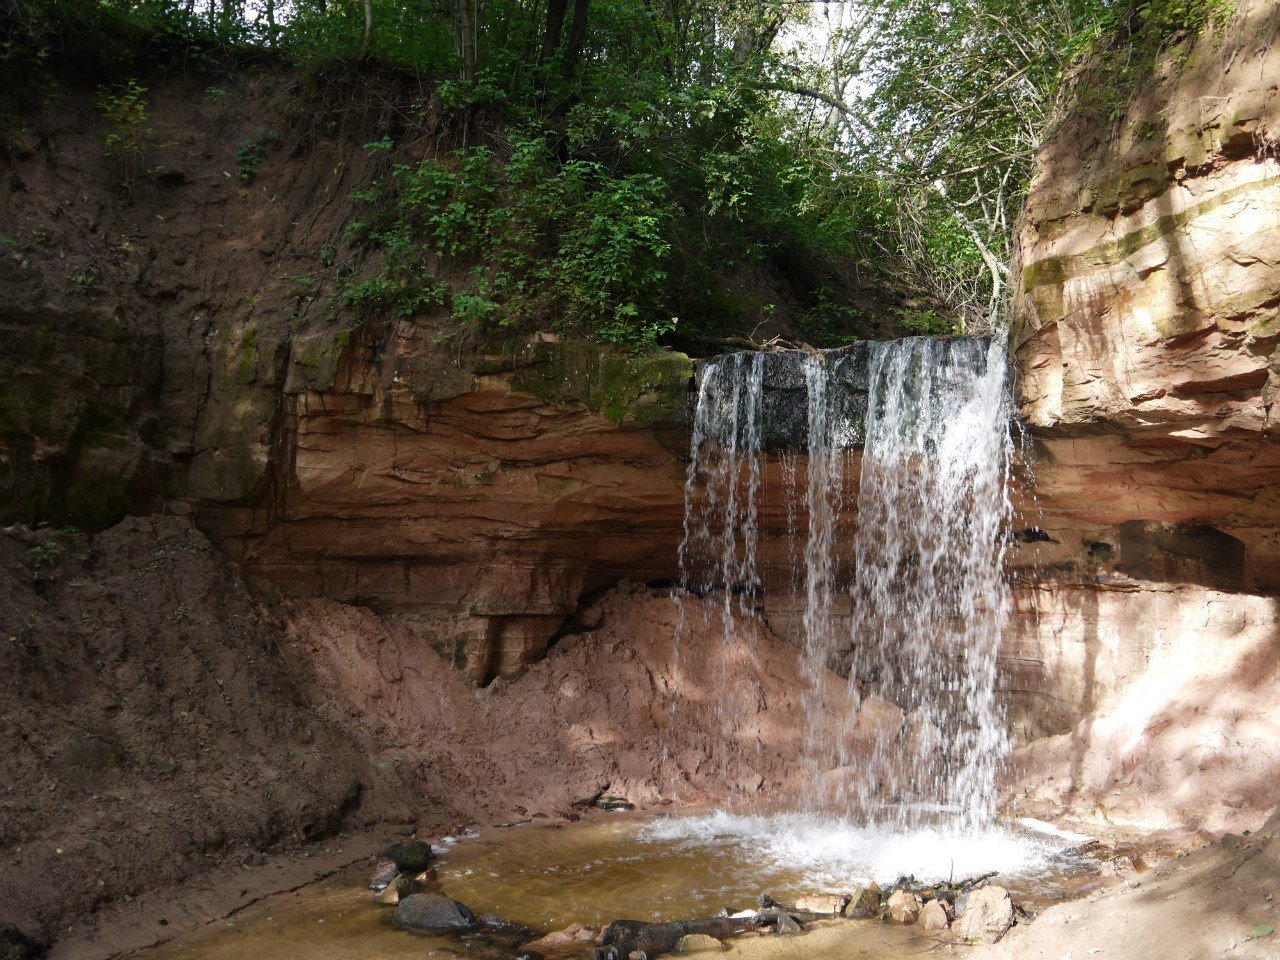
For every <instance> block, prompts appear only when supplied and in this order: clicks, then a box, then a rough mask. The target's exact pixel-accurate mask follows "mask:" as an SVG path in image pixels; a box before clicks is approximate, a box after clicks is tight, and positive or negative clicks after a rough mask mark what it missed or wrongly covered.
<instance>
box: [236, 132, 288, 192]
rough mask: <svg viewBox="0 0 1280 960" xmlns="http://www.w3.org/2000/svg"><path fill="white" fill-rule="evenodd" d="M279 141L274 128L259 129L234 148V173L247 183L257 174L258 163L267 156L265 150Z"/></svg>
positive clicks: (278, 135)
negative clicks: (236, 148) (237, 147)
mask: <svg viewBox="0 0 1280 960" xmlns="http://www.w3.org/2000/svg"><path fill="white" fill-rule="evenodd" d="M279 142H280V134H279V133H278V132H277V131H275V130H260V131H258V132H257V133H255V134H254V135H253V136H252V137H249V139H247V140H245V141H244V143H242V144H240V147H239V149H238V150H236V173H237V174H238V175H239V177H240V179H241V180H242V181H243V182H245V183H248V182H249V181H250V180H252V179H253V178H254V177H256V176H257V175H258V165H259V164H261V163H262V161H263V160H265V159H266V158H267V152H268V151H269V150H270V149H271V148H272V147H273V146H275V145H276V144H278V143H279Z"/></svg>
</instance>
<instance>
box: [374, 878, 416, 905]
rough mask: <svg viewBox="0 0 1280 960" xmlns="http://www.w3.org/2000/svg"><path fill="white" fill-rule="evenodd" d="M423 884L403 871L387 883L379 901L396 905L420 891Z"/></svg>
mask: <svg viewBox="0 0 1280 960" xmlns="http://www.w3.org/2000/svg"><path fill="white" fill-rule="evenodd" d="M421 891H422V886H421V885H420V884H419V883H418V881H417V880H415V879H414V878H413V877H411V876H409V875H408V874H407V873H402V874H400V876H398V877H396V878H395V879H394V880H393V881H391V883H389V884H387V889H385V890H383V891H382V893H381V895H380V896H379V897H378V902H379V903H388V904H391V905H392V906H395V905H396V904H397V903H399V902H400V901H401V900H405V899H407V898H409V897H411V896H413V895H414V894H415V893H420V892H421Z"/></svg>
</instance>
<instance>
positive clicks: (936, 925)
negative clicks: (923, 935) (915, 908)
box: [920, 900, 951, 930]
mask: <svg viewBox="0 0 1280 960" xmlns="http://www.w3.org/2000/svg"><path fill="white" fill-rule="evenodd" d="M950 922H951V920H950V918H949V917H948V916H947V908H946V907H944V906H943V905H942V901H941V900H930V901H929V902H928V903H926V904H925V905H924V909H923V910H921V911H920V926H921V927H922V928H923V929H925V930H945V929H947V925H948V924H949V923H950Z"/></svg>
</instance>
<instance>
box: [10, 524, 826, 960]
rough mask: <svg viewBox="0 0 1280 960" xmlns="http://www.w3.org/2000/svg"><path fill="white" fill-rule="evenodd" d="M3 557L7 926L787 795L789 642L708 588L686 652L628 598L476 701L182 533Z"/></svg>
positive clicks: (83, 917) (384, 626) (413, 645)
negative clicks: (460, 837)
mask: <svg viewBox="0 0 1280 960" xmlns="http://www.w3.org/2000/svg"><path fill="white" fill-rule="evenodd" d="M0 564H3V568H4V576H3V579H2V580H0V626H2V627H3V633H2V634H0V639H2V640H3V643H0V671H2V672H3V676H4V680H3V682H2V683H0V783H3V784H4V785H5V786H4V787H3V788H2V789H3V793H0V858H2V859H0V922H8V923H12V924H15V925H16V926H17V927H18V928H19V929H21V930H24V931H26V932H28V933H29V934H32V935H36V936H38V937H41V938H43V939H45V940H55V939H62V938H67V937H71V936H74V937H76V938H77V939H79V940H81V941H83V940H84V939H85V937H86V936H87V935H89V934H90V933H92V931H93V927H94V926H95V924H96V923H98V918H97V917H96V916H95V914H97V913H99V912H101V911H102V910H103V909H104V908H105V907H107V906H108V905H110V904H117V905H120V904H127V903H129V902H131V901H137V900H140V899H141V898H143V897H144V895H148V894H150V895H152V896H154V893H155V891H157V890H158V889H171V888H173V885H174V884H177V883H179V882H180V881H183V880H184V879H189V878H192V877H196V876H198V875H201V874H207V873H209V871H213V870H216V869H222V870H224V871H226V870H230V872H231V873H230V876H231V879H230V880H228V881H227V883H226V884H225V885H224V886H225V888H226V889H222V892H221V893H219V894H218V896H216V897H213V898H212V899H211V900H208V902H209V903H216V904H218V905H220V906H219V907H207V908H196V909H194V910H193V909H192V908H191V907H190V906H188V908H186V910H185V913H186V914H187V915H188V919H196V920H198V919H200V918H201V917H202V916H203V917H204V918H205V919H207V917H208V916H209V915H213V914H214V913H216V910H217V909H223V910H224V911H225V910H230V909H233V908H234V907H235V906H236V905H237V903H238V902H239V900H240V899H242V898H243V897H246V896H247V897H250V898H251V897H252V896H253V895H255V891H257V892H258V893H261V892H263V891H264V890H266V889H269V888H270V887H271V883H270V882H269V881H266V880H260V881H255V883H247V882H244V883H241V882H240V881H238V880H237V879H236V871H237V870H239V869H244V870H248V871H252V870H254V869H255V868H257V867H259V866H261V864H262V862H263V857H262V853H261V851H263V850H269V851H273V852H279V851H288V850H289V849H291V848H296V847H297V846H298V845H299V844H301V843H304V842H306V841H320V840H325V839H326V838H332V837H335V835H336V834H337V833H338V831H339V830H351V829H358V828H364V827H369V826H372V825H374V824H393V825H394V824H400V825H404V824H412V825H413V826H414V827H417V828H419V829H421V830H422V831H424V832H432V831H435V830H439V829H444V828H453V827H456V826H458V825H460V824H463V823H473V822H481V821H485V822H487V821H493V820H503V819H515V818H519V817H522V816H524V815H525V814H530V815H532V814H535V813H557V812H561V813H569V812H570V811H571V804H572V801H574V800H575V799H578V798H581V797H590V796H591V795H593V794H595V793H597V792H599V791H600V790H602V789H607V790H608V791H609V792H610V793H613V794H621V795H623V796H626V797H628V798H629V799H631V800H632V801H634V802H636V803H638V804H665V803H670V802H672V801H675V802H679V803H691V802H698V801H713V800H717V799H722V798H724V797H726V796H728V795H739V796H746V797H763V796H765V795H768V796H769V797H771V798H776V797H777V796H778V795H779V794H780V793H781V792H782V791H784V790H785V789H787V788H788V786H791V785H794V784H795V783H796V782H798V781H797V777H798V775H799V774H800V773H801V772H802V771H801V769H800V767H799V764H798V762H797V757H798V745H799V738H800V737H801V736H802V733H803V729H804V720H803V716H802V714H801V712H800V709H799V707H798V705H797V703H796V702H795V701H794V699H793V696H792V693H793V691H794V690H796V689H798V686H799V682H800V681H799V676H798V673H797V671H798V664H797V658H796V653H795V649H794V648H793V647H791V646H790V645H788V644H786V643H785V642H784V641H781V640H779V639H778V638H776V637H774V636H773V635H772V634H770V633H768V631H767V630H766V629H765V628H764V627H763V626H762V625H761V624H759V623H758V622H752V621H738V620H734V619H731V620H730V626H731V629H730V632H729V638H728V639H727V640H726V639H722V636H721V631H720V629H719V627H718V625H719V623H720V622H721V621H720V616H721V611H720V609H719V602H718V601H717V600H715V599H711V600H706V601H703V600H698V599H686V600H685V601H684V610H683V616H684V617H685V618H686V622H687V623H689V624H691V625H692V624H696V625H697V627H698V629H697V632H696V635H694V631H693V630H685V631H683V636H682V637H681V639H680V642H679V644H677V639H676V638H677V634H678V633H681V630H680V617H681V615H682V612H681V609H680V604H679V603H678V602H677V601H675V600H673V599H672V598H671V597H670V596H669V595H668V594H667V593H666V592H664V591H652V590H649V589H648V588H644V587H639V586H631V587H627V586H624V587H621V588H619V589H616V590H613V591H611V592H610V593H608V594H607V595H605V596H604V597H603V598H601V599H600V600H599V601H598V602H597V603H596V604H595V605H593V606H592V607H590V608H589V609H588V610H586V611H585V612H584V613H583V615H582V617H581V621H582V622H583V623H584V624H585V625H586V626H587V628H588V631H589V632H585V633H581V634H578V635H575V636H568V637H565V638H563V639H561V640H560V641H559V643H558V644H557V645H556V646H555V647H554V648H553V649H552V651H551V653H550V655H549V656H548V658H547V659H545V660H543V661H541V662H539V663H537V664H535V665H534V666H533V667H532V668H530V669H529V670H528V671H527V672H526V673H525V674H523V675H522V676H520V677H519V678H517V679H516V680H515V681H513V682H510V683H508V682H506V681H501V680H499V681H495V682H494V683H493V684H491V685H490V686H489V687H488V688H485V689H481V690H477V689H475V688H472V687H470V686H468V685H467V684H466V683H465V682H464V681H463V680H462V679H461V678H460V677H459V676H458V675H457V674H456V673H455V672H454V671H453V670H451V669H450V667H449V666H448V665H447V663H446V662H445V661H444V660H443V659H442V658H441V657H440V656H439V655H438V654H437V653H435V651H434V650H432V649H431V648H430V646H428V645H427V644H426V643H425V642H424V641H422V640H421V639H419V638H417V637H416V636H415V635H414V634H413V633H412V632H411V631H410V630H409V629H408V628H406V627H404V626H401V625H398V624H395V623H390V624H389V623H385V622H383V621H381V620H379V619H378V618H377V617H376V616H374V615H373V614H371V613H370V612H368V611H367V610H363V609H361V608H356V607H349V606H344V605H341V604H337V603H333V602H331V601H323V600H292V601H286V600H283V599H280V598H279V597H278V596H277V595H275V594H274V593H272V592H270V591H269V589H268V588H265V587H261V588H259V589H257V590H256V591H252V592H251V590H250V587H249V586H248V585H246V583H245V582H244V580H243V579H242V578H241V576H240V575H239V574H238V573H236V572H235V570H234V568H233V567H232V566H231V565H230V564H229V563H228V562H227V561H226V560H225V559H224V558H222V557H221V556H220V555H219V554H218V553H217V552H216V551H215V550H214V549H213V548H212V547H211V546H210V545H209V543H208V541H207V540H206V539H205V538H204V537H203V536H202V535H200V534H199V533H198V532H196V531H195V530H194V529H193V528H192V527H191V526H190V524H189V523H188V522H187V521H186V520H183V519H179V518H171V517H170V518H137V519H129V520H126V521H124V522H123V523H121V524H119V525H118V526H116V527H114V528H112V529H110V530H108V531H106V532H104V533H102V534H98V535H96V536H87V535H82V534H67V533H59V534H54V533H50V532H38V533H32V532H30V531H27V530H25V529H24V528H9V529H8V530H5V531H3V532H0ZM709 626H710V628H708V627H709ZM722 708H723V709H722ZM735 716H736V717H740V718H745V719H740V720H739V721H737V722H735V723H733V724H732V725H730V724H729V722H728V721H727V719H726V718H728V717H735ZM386 829H387V830H388V832H390V829H391V828H390V827H387V828H386ZM238 883H239V885H240V887H239V890H240V892H239V893H236V892H234V891H232V890H231V888H233V887H236V886H237V884H238ZM215 886H216V885H215ZM193 889H199V886H198V885H197V887H196V888H193ZM219 889H221V888H219ZM182 899H183V898H182V897H176V898H174V897H170V898H169V900H167V901H166V900H164V899H163V898H162V899H161V900H159V901H156V902H158V903H159V904H160V906H157V907H156V908H155V910H153V911H152V912H153V913H154V912H156V911H164V910H167V911H168V912H169V913H172V914H174V915H175V916H179V915H182V914H183V912H184V911H181V910H179V909H178V908H176V907H164V906H163V905H164V904H165V903H173V902H175V901H177V900H182ZM205 899H207V898H205ZM196 902H197V903H203V902H205V900H204V899H198V900H197V901H196ZM122 909H125V916H126V920H124V921H121V920H119V919H116V920H113V921H107V922H106V927H104V928H103V930H102V931H99V932H98V934H97V936H98V939H99V941H100V942H103V943H114V942H116V940H114V939H113V936H114V935H112V934H110V933H109V930H108V928H110V927H111V925H112V924H113V923H114V924H115V925H116V926H117V927H118V926H120V925H121V924H123V925H124V926H126V927H127V926H128V925H129V924H128V921H127V916H128V915H129V914H128V910H129V908H127V907H126V908H122ZM133 909H135V910H136V909H140V908H133ZM202 909H203V910H204V913H203V914H202V913H201V910H202ZM144 914H145V911H144ZM146 915H147V916H150V914H146ZM116 916H117V918H118V917H119V916H120V914H118V913H117V915H116ZM165 919H172V918H169V917H165ZM157 922H158V918H157ZM174 922H175V923H176V922H177V921H176V920H175V921H174ZM104 938H105V939H104ZM90 939H92V937H91V938H90Z"/></svg>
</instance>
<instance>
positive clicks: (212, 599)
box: [0, 518, 402, 939]
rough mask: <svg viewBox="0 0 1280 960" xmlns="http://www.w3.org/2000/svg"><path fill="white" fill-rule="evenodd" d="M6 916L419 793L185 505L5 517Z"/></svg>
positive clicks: (101, 900)
mask: <svg viewBox="0 0 1280 960" xmlns="http://www.w3.org/2000/svg"><path fill="white" fill-rule="evenodd" d="M0 568H2V570H3V572H2V574H0V677H2V678H3V679H0V784H2V785H3V786H0V921H8V922H11V923H14V924H16V925H17V926H18V927H19V928H20V929H23V930H26V931H28V932H29V933H32V934H37V935H39V936H41V937H43V938H46V939H51V938H53V937H55V936H58V935H65V934H66V933H68V932H69V931H71V930H73V929H76V928H77V927H78V926H79V925H80V924H81V923H83V918H84V917H85V915H87V914H88V913H90V912H91V911H93V910H95V909H96V908H97V907H99V906H101V905H103V904H106V903H109V902H112V901H118V900H124V899H126V898H134V897H137V896H139V895H140V894H142V893H143V892H145V891H147V890H149V889H153V888H155V887H157V886H160V885H166V884H170V883H173V882H175V881H177V880H180V879H182V878H184V877H187V876H190V875H192V874H195V873H198V872H201V871H205V870H208V869H210V868H211V867H213V866H215V865H217V864H219V863H222V862H226V861H232V862H238V861H243V862H245V863H255V862H257V861H258V860H259V858H260V854H259V853H258V851H259V850H261V849H263V848H278V847H289V846H291V845H294V844H296V843H299V842H302V841H306V840H316V839H321V838H324V837H328V836H331V835H333V834H335V833H336V832H337V831H338V830H339V829H340V828H342V827H345V826H355V825H360V824H368V823H372V822H376V821H377V820H381V819H384V818H386V817H390V816H395V815H396V814H397V812H399V811H401V810H402V807H401V806H400V805H399V803H398V801H397V800H396V792H397V790H398V784H397V783H396V782H395V781H394V779H393V776H392V775H391V773H390V772H388V771H382V770H379V769H377V768H376V767H375V766H373V765H372V764H371V763H370V762H369V761H367V760H366V759H365V758H363V757H362V756H361V755H360V753H359V751H358V749H357V747H356V746H355V745H353V744H352V743H351V741H350V740H349V738H347V737H345V736H344V735H343V734H342V733H341V732H340V731H339V730H338V729H337V728H336V727H335V726H334V725H333V724H331V723H329V722H328V721H326V720H325V719H324V718H323V717H321V716H319V715H318V714H317V713H316V712H315V711H314V710H313V709H312V708H311V706H310V705H309V704H308V702H307V701H306V699H305V698H304V696H303V695H302V693H301V692H300V690H299V688H298V685H297V683H296V682H295V680H294V677H293V672H292V671H291V669H290V668H289V666H288V664H287V663H286V661H285V660H284V659H283V658H282V657H281V655H280V647H279V642H278V638H277V637H276V635H275V634H274V633H273V632H272V631H271V630H270V629H269V628H268V627H267V626H266V625H265V624H264V622H263V620H262V618H261V617H260V615H259V614H258V611H257V610H256V608H255V605H254V602H253V600H252V599H251V597H250V595H249V593H248V590H247V588H246V586H245V584H244V582H243V581H242V580H241V578H240V577H239V576H238V575H237V574H236V573H235V572H234V571H233V569H232V568H231V567H230V566H229V565H228V564H227V562H226V561H225V560H224V559H223V558H222V557H221V556H220V555H218V554H217V553H216V551H214V549H213V548H212V547H211V546H210V545H209V543H208V541H206V540H205V539H204V538H203V537H202V536H200V535H199V534H198V533H195V532H194V531H193V530H192V529H191V527H190V525H189V524H188V523H187V522H186V521H183V520H179V519H174V518H158V519H130V520H126V521H125V522H123V523H121V524H120V525H118V526H117V527H115V528H113V529H111V530H108V531H106V532H105V533H102V534H100V535H98V536H95V537H92V538H90V537H86V536H81V535H58V536H55V535H52V534H48V533H39V534H32V533H30V532H27V531H25V530H23V529H21V528H11V529H9V530H6V531H3V532H2V533H0Z"/></svg>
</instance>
